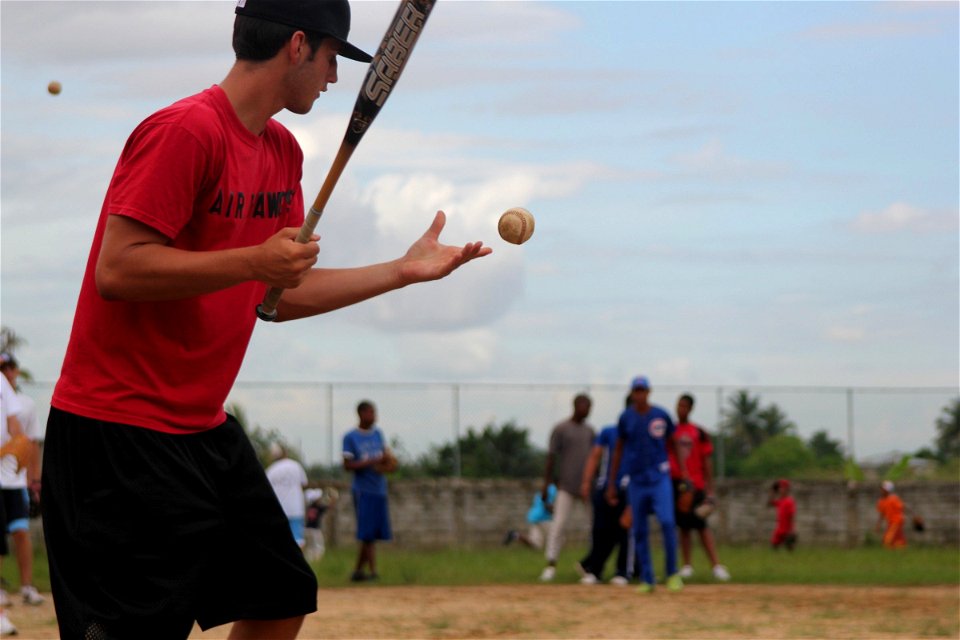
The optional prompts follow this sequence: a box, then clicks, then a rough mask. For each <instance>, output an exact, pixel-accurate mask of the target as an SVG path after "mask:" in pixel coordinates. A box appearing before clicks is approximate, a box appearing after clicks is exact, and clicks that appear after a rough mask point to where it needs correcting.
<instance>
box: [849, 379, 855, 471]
mask: <svg viewBox="0 0 960 640" xmlns="http://www.w3.org/2000/svg"><path fill="white" fill-rule="evenodd" d="M847 457H848V458H850V459H851V460H855V459H856V458H855V457H854V455H853V388H852V387H847Z"/></svg>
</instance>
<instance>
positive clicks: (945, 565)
mask: <svg viewBox="0 0 960 640" xmlns="http://www.w3.org/2000/svg"><path fill="white" fill-rule="evenodd" d="M377 551H378V553H377V565H378V567H377V568H378V571H379V573H380V576H381V577H380V580H379V582H378V583H379V584H385V585H427V586H430V585H451V586H453V585H482V584H531V583H537V582H538V578H539V576H540V571H541V570H542V569H543V566H544V560H543V554H542V553H539V552H536V551H532V550H530V549H526V548H521V547H513V546H511V547H495V548H489V549H437V550H431V551H424V550H409V549H398V548H395V547H392V546H391V545H390V544H380V545H378V547H377ZM584 552H585V549H582V548H573V549H571V548H568V549H566V550H564V551H563V553H561V555H560V560H559V562H558V564H557V577H556V578H555V580H554V582H555V583H561V584H562V583H569V584H572V583H575V582H577V581H578V580H579V579H580V577H579V575H578V574H577V572H576V571H575V569H574V563H575V562H576V561H577V560H579V559H580V557H581V556H582V554H583V553H584ZM719 553H720V559H721V561H722V562H723V563H724V564H725V565H726V566H727V567H728V568H729V569H730V572H731V573H732V574H733V581H734V582H736V583H738V584H824V585H863V586H867V585H874V586H918V585H943V584H948V585H960V549H957V548H951V547H920V546H913V547H908V548H906V549H901V550H897V551H890V550H888V549H884V548H882V547H860V548H856V549H838V548H832V547H831V548H827V547H802V546H801V547H798V548H797V549H796V550H795V551H793V552H792V553H788V552H785V551H782V550H781V551H773V550H771V549H768V548H766V547H748V546H722V547H720V548H719ZM355 560H356V549H355V548H353V547H352V546H346V547H340V548H336V549H328V550H327V553H326V555H325V556H324V557H323V559H322V560H321V561H320V562H317V563H314V564H313V569H314V572H315V573H316V574H317V579H318V581H319V583H320V586H321V587H323V588H332V587H343V586H349V585H351V584H354V583H351V582H350V581H349V578H350V574H351V573H352V572H353V564H354V561H355ZM237 561H238V562H242V561H243V559H242V558H238V559H237ZM613 561H614V560H613V558H611V559H610V560H609V561H608V565H607V575H606V576H605V577H607V578H609V577H610V575H611V573H612V570H613ZM653 562H654V567H655V568H656V571H657V577H658V578H659V579H660V580H661V581H662V580H663V569H664V561H663V554H662V552H661V551H660V550H654V554H653ZM693 566H694V568H695V570H696V573H695V574H694V576H693V578H690V579H689V580H687V583H688V584H710V583H713V582H714V580H713V576H712V575H711V573H710V566H709V563H708V562H707V560H706V558H705V556H704V554H703V551H702V549H700V548H697V547H695V548H694V562H693ZM33 575H34V580H33V582H34V584H35V585H36V586H37V588H38V589H40V590H41V591H49V590H50V573H49V567H48V564H47V556H46V550H45V549H44V548H42V547H40V548H35V549H34V567H33ZM0 576H2V578H3V584H4V587H5V588H7V589H9V590H13V591H16V590H19V588H20V575H19V572H18V571H17V565H16V562H15V561H14V559H13V557H12V556H7V557H6V558H4V559H3V562H2V567H0ZM359 584H369V583H359Z"/></svg>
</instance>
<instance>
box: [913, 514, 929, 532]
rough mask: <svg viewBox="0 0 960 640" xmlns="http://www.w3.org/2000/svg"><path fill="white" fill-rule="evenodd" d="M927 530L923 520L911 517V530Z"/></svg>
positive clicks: (918, 517)
mask: <svg viewBox="0 0 960 640" xmlns="http://www.w3.org/2000/svg"><path fill="white" fill-rule="evenodd" d="M926 528H927V525H926V523H925V522H924V521H923V518H921V517H920V516H913V530H914V531H925V530H926Z"/></svg>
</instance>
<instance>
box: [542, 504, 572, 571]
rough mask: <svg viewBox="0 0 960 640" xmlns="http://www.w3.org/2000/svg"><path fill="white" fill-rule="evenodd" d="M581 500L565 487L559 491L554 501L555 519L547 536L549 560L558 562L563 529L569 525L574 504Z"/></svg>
mask: <svg viewBox="0 0 960 640" xmlns="http://www.w3.org/2000/svg"><path fill="white" fill-rule="evenodd" d="M577 502H579V499H578V498H577V497H576V496H575V495H573V494H572V493H569V492H567V491H564V490H563V489H559V490H558V491H557V498H556V500H554V502H553V520H552V521H551V522H550V533H549V535H548V536H547V552H546V557H547V562H551V563H553V562H556V561H557V556H559V555H560V548H561V547H562V546H563V530H564V529H565V528H566V526H567V520H569V519H570V512H571V511H572V510H573V505H574V504H576V503H577Z"/></svg>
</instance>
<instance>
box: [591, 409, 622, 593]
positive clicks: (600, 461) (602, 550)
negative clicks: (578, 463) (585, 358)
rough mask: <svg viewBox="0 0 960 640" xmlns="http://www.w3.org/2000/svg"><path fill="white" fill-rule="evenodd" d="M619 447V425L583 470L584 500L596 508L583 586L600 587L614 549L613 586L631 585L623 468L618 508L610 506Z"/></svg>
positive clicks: (600, 439)
mask: <svg viewBox="0 0 960 640" xmlns="http://www.w3.org/2000/svg"><path fill="white" fill-rule="evenodd" d="M632 402H633V399H632V396H629V395H628V396H627V398H626V403H625V404H626V406H630V404H631V403H632ZM616 446H617V425H616V424H613V425H610V426H607V427H604V428H603V429H602V430H601V431H600V433H599V434H597V438H596V440H594V441H593V449H592V450H591V451H590V457H588V458H587V463H586V465H584V467H583V481H582V483H581V485H580V496H581V497H582V498H583V499H584V500H590V501H591V502H592V504H593V526H592V528H591V531H590V550H589V551H588V552H587V555H586V556H584V558H583V560H581V561H580V563H579V566H578V569H579V570H580V574H581V579H580V583H581V584H596V583H597V582H599V581H601V580H603V568H604V565H605V564H606V563H607V558H609V557H610V554H611V553H613V550H614V549H617V550H618V551H617V567H616V573H615V574H614V576H613V578H611V579H610V584H613V585H617V586H624V585H626V584H628V582H629V579H628V577H627V575H628V574H627V556H628V546H629V531H628V530H627V529H625V528H624V527H623V526H621V524H620V518H621V516H622V515H623V509H624V507H626V505H627V482H629V478H624V474H623V466H622V465H621V470H620V473H618V474H617V498H618V501H617V504H615V505H611V504H608V503H607V499H606V490H607V483H608V482H609V471H610V463H611V460H612V458H613V451H614V449H615V448H616Z"/></svg>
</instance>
